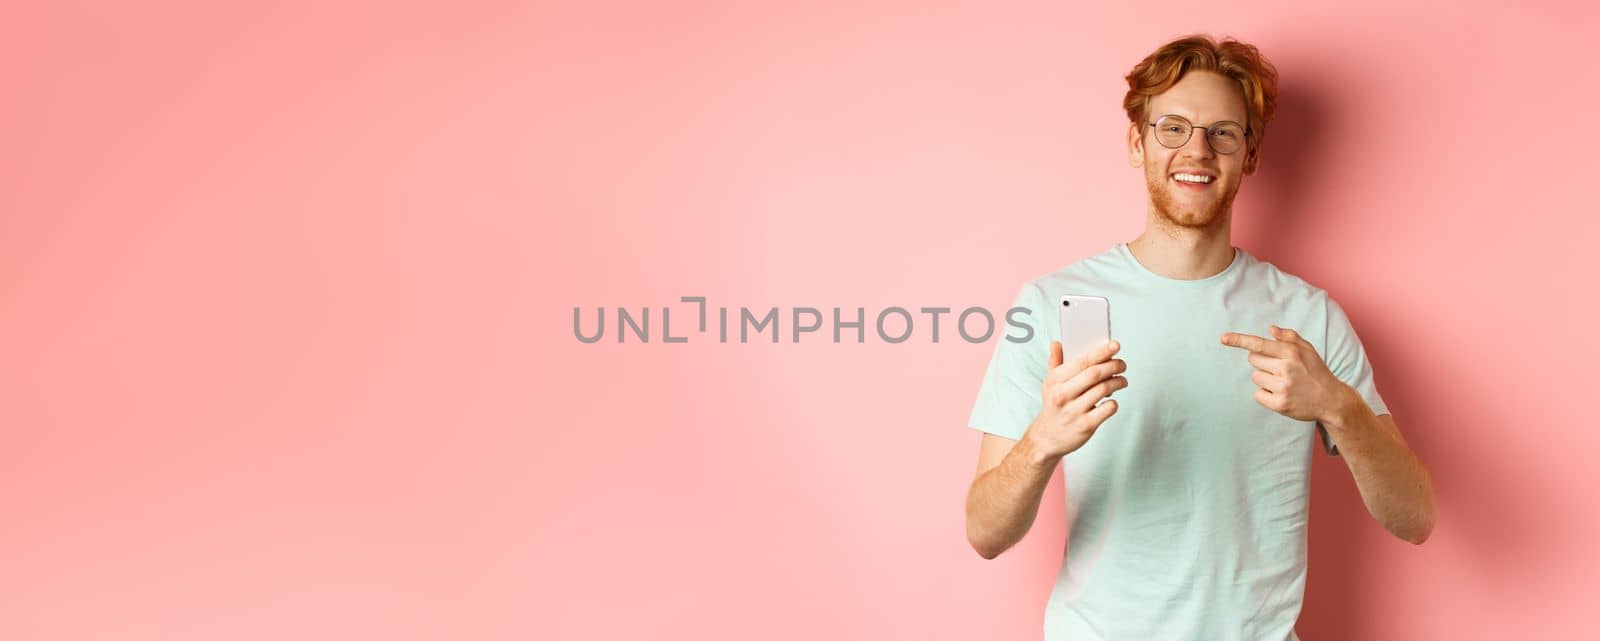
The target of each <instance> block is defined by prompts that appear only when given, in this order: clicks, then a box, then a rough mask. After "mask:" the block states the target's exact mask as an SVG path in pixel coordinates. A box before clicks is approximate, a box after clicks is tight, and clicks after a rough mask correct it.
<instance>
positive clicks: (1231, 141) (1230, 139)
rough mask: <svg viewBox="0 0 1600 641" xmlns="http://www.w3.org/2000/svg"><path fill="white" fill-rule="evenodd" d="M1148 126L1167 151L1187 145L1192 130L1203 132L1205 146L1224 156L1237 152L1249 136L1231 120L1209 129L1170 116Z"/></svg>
mask: <svg viewBox="0 0 1600 641" xmlns="http://www.w3.org/2000/svg"><path fill="white" fill-rule="evenodd" d="M1150 126H1151V127H1155V128H1156V142H1159V143H1161V146H1162V147H1166V148H1168V149H1177V148H1179V147H1182V146H1184V145H1187V144H1189V137H1190V136H1192V135H1194V130H1196V129H1199V130H1201V131H1204V132H1206V144H1208V145H1210V146H1211V150H1212V151H1215V152H1217V153H1219V154H1222V155H1224V156H1226V155H1228V154H1231V153H1233V152H1235V151H1239V147H1240V146H1241V145H1243V144H1244V141H1245V138H1246V137H1248V136H1249V135H1250V130H1249V129H1246V128H1245V127H1244V126H1242V125H1240V124H1239V123H1237V122H1233V121H1231V120H1224V121H1222V122H1214V123H1211V126H1210V127H1201V126H1199V125H1196V124H1194V123H1191V122H1189V120H1188V119H1186V118H1184V117H1183V116H1174V115H1171V114H1168V115H1165V116H1162V117H1160V118H1157V119H1156V121H1155V122H1153V123H1150Z"/></svg>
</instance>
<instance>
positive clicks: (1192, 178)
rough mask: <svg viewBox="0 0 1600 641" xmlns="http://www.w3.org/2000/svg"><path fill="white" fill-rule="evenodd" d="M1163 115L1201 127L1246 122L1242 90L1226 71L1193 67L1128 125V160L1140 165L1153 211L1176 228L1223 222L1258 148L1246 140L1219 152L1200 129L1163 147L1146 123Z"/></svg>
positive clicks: (1228, 213) (1201, 226) (1251, 170)
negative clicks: (1232, 149) (1176, 145)
mask: <svg viewBox="0 0 1600 641" xmlns="http://www.w3.org/2000/svg"><path fill="white" fill-rule="evenodd" d="M1167 114H1176V115H1179V116H1183V117H1184V118H1186V119H1188V120H1189V122H1191V123H1194V124H1197V125H1202V126H1210V125H1211V124H1212V123H1216V122H1221V121H1224V120H1231V121H1233V122H1236V123H1239V124H1241V125H1243V124H1245V123H1248V122H1249V111H1247V110H1246V107H1245V102H1244V92H1243V91H1242V90H1241V89H1240V87H1239V83H1238V82H1237V81H1235V80H1232V79H1230V78H1228V77H1227V76H1224V75H1221V74H1218V73H1213V72H1210V71H1193V72H1190V73H1188V74H1186V75H1184V77H1183V79H1182V80H1179V81H1178V83H1177V84H1175V85H1173V86H1172V88H1171V89H1168V90H1167V91H1166V92H1165V93H1162V94H1159V95H1157V96H1154V97H1152V98H1151V99H1150V107H1149V110H1148V113H1147V114H1146V118H1145V119H1144V121H1143V122H1142V123H1135V124H1134V125H1133V126H1131V127H1129V129H1128V162H1129V163H1130V164H1132V165H1133V166H1135V167H1143V168H1144V177H1145V185H1146V187H1147V188H1148V189H1149V190H1150V207H1151V210H1152V212H1153V213H1155V214H1156V215H1157V216H1160V217H1161V219H1162V220H1163V221H1165V222H1166V223H1167V224H1169V225H1173V226H1177V227H1190V228H1208V227H1220V226H1223V225H1225V224H1227V221H1228V217H1229V216H1230V215H1231V212H1232V209H1233V197H1234V195H1235V194H1237V193H1238V191H1239V185H1240V184H1241V183H1242V182H1243V181H1244V177H1245V176H1246V175H1248V174H1250V173H1253V172H1254V171H1255V161H1256V156H1257V153H1258V152H1259V148H1258V147H1256V146H1255V145H1254V143H1253V142H1251V143H1247V144H1246V145H1244V146H1243V147H1241V148H1240V149H1239V150H1238V151H1235V152H1233V153H1232V154H1228V155H1224V154H1219V153H1217V152H1216V151H1215V150H1213V149H1212V148H1211V145H1210V144H1209V143H1208V142H1207V140H1206V135H1205V132H1202V131H1200V130H1199V129H1196V130H1195V131H1194V132H1193V135H1191V136H1189V141H1188V142H1186V143H1184V145H1183V146H1182V147H1179V148H1177V149H1168V148H1166V147H1164V146H1162V145H1161V143H1159V142H1156V136H1155V129H1154V128H1152V127H1150V126H1149V125H1148V124H1147V123H1152V122H1155V120H1156V119H1157V118H1160V117H1161V116H1164V115H1167Z"/></svg>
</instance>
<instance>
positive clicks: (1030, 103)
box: [0, 1, 1600, 641]
mask: <svg viewBox="0 0 1600 641" xmlns="http://www.w3.org/2000/svg"><path fill="white" fill-rule="evenodd" d="M143 4H145V5H146V6H141V7H137V8H135V7H116V6H110V5H107V4H106V3H78V2H49V3H30V4H26V5H18V6H16V7H13V8H12V11H9V12H8V14H9V15H8V17H7V19H6V20H5V21H4V26H0V36H3V37H0V73H3V78H0V86H3V87H4V90H3V91H4V93H3V95H0V145H3V147H0V148H3V152H0V213H3V217H0V243H3V251H0V277H3V284H0V287H3V289H0V295H3V296H0V329H3V331H0V363H3V367H0V429H3V430H4V434H3V436H4V441H3V443H0V501H3V505H0V509H3V510H4V514H5V525H4V526H3V527H0V567H3V568H4V570H3V571H0V637H3V638H7V639H64V640H65V639H219V638H226V639H348V638H368V639H751V638H759V639H796V640H798V639H830V638H837V639H874V638H903V639H910V638H915V639H952V640H954V639H980V638H981V639H1029V638H1038V637H1039V629H1040V626H1041V616H1042V610H1041V609H1042V607H1043V601H1044V598H1045V596H1046V594H1047V593H1048V591H1049V587H1050V582H1051V581H1052V579H1053V578H1054V575H1055V571H1056V565H1057V563H1058V562H1059V559H1060V555H1061V541H1062V537H1063V527H1064V526H1063V524H1062V523H1061V519H1062V508H1061V488H1060V485H1059V482H1057V484H1053V485H1052V486H1051V488H1050V489H1049V491H1048V492H1047V494H1046V496H1045V499H1044V507H1043V509H1042V511H1041V514H1040V516H1039V522H1038V524H1037V525H1036V526H1035V527H1034V529H1033V531H1032V532H1031V533H1030V534H1029V535H1028V537H1027V539H1025V540H1024V541H1023V542H1022V543H1021V544H1020V545H1019V546H1018V547H1016V548H1014V549H1013V550H1011V551H1009V552H1007V553H1006V554H1005V555H1003V556H1002V557H1000V558H999V559H997V560H995V561H983V560H982V559H980V558H979V557H978V555H977V554H976V553H974V552H973V551H972V550H971V549H970V548H969V547H968V545H967V542H966V540H965V533H964V529H963V513H962V505H963V499H964V497H965V492H966V489H967V486H968V484H969V482H970V481H971V477H972V472H973V468H974V465H975V463H976V455H977V445H978V440H979V435H978V433H977V432H975V431H972V430H969V429H967V427H966V425H965V422H966V419H967V412H968V411H969V409H970V407H971V403H972V400H973V398H974V396H975V394H976V393H977V388H978V383H979V380H980V378H981V375H982V368H983V366H984V364H985V363H986V362H987V359H988V357H989V354H990V351H991V350H992V343H991V344H986V345H972V344H968V343H965V342H963V341H959V340H953V335H952V334H951V333H950V332H949V326H945V328H944V332H945V333H944V334H943V335H942V336H941V342H940V343H939V344H931V343H929V338H930V336H929V334H928V333H927V332H926V331H922V330H919V331H918V332H917V333H916V334H915V337H914V338H913V340H912V341H910V342H907V343H905V344H900V345H892V344H887V343H884V342H882V341H880V340H877V339H876V338H871V340H869V341H868V343H867V344H865V345H857V344H854V343H847V344H840V345H835V344H832V343H831V341H830V340H829V339H830V338H831V337H830V336H828V335H827V334H818V335H812V336H808V337H807V338H810V339H812V340H809V341H803V342H802V343H800V344H792V343H788V342H787V338H786V339H785V340H786V342H784V343H782V344H778V345H773V344H770V343H765V342H763V343H753V344H749V345H739V344H719V343H717V342H715V341H714V340H710V339H709V337H707V336H700V337H698V339H695V338H692V339H691V341H690V342H689V343H688V344H683V345H663V344H661V343H659V342H654V341H653V342H651V343H649V344H637V343H632V342H630V343H627V344H622V345H619V344H617V343H615V342H613V341H612V340H609V339H608V340H607V341H605V342H602V343H600V344H594V345H587V344H582V343H580V342H578V341H577V340H576V339H575V338H574V336H573V334H572V325H571V322H572V310H573V308H574V307H583V308H584V309H586V310H592V309H593V308H594V306H600V305H603V306H607V307H609V308H612V310H611V311H612V312H613V313H614V311H615V310H614V308H615V307H616V306H619V305H621V306H627V307H629V308H630V309H632V310H637V309H639V308H641V307H645V306H649V307H651V308H652V314H653V315H654V314H659V309H660V308H661V307H662V306H672V307H674V309H675V310H676V311H675V314H679V315H682V316H681V318H684V319H687V318H689V316H688V314H689V310H691V309H692V306H687V305H684V304H682V303H678V302H677V300H678V297H679V296H692V295H703V296H707V297H708V298H709V300H710V304H711V305H713V306H719V305H724V306H730V307H734V308H737V307H740V306H746V307H750V308H753V309H764V308H766V307H770V306H779V307H781V308H782V309H783V310H785V313H787V310H789V309H791V308H793V307H799V306H815V307H820V308H822V309H824V310H831V308H832V307H836V306H837V307H844V308H847V309H853V308H854V307H856V306H863V307H866V308H868V310H871V311H876V310H880V309H882V308H884V307H887V306H890V305H902V306H906V307H920V306H950V307H956V308H963V307H967V306H970V305H982V306H986V307H988V308H990V309H997V310H998V309H1003V308H1004V307H1005V306H1006V305H1007V304H1008V303H1009V302H1010V297H1011V296H1012V294H1013V293H1015V291H1016V288H1017V287H1018V286H1019V285H1020V284H1021V283H1022V282H1023V281H1024V280H1026V279H1028V278H1031V277H1034V276H1037V275H1039V274H1042V273H1044V272H1047V271H1049V270H1053V269H1055V268H1057V267H1060V266H1062V265H1064V264H1066V263H1068V262H1070V261H1072V260H1075V259H1077V258H1079V257H1082V256H1084V255H1087V254H1089V253H1093V252H1096V251H1099V250H1101V249H1104V248H1106V247H1109V246H1110V245H1111V244H1112V243H1114V242H1118V241H1122V240H1128V239H1131V238H1133V237H1134V236H1135V235H1137V234H1138V232H1139V231H1140V229H1141V227H1142V224H1143V207H1144V199H1145V194H1144V191H1143V187H1142V182H1141V180H1140V174H1139V172H1138V171H1137V170H1134V169H1130V168H1129V167H1127V165H1126V164H1125V160H1124V155H1123V154H1124V151H1123V148H1122V145H1123V127H1124V126H1125V120H1124V116H1123V114H1122V113H1121V110H1120V99H1121V96H1122V92H1123V90H1124V89H1125V85H1124V83H1123V80H1122V75H1123V74H1124V73H1126V71H1127V70H1128V68H1130V67H1131V66H1132V65H1133V64H1134V63H1135V62H1137V61H1138V60H1139V59H1140V58H1141V57H1142V56H1143V55H1145V54H1146V53H1147V52H1149V51H1150V50H1152V49H1153V48H1154V47H1156V46H1157V45H1159V44H1160V43H1162V42H1163V41H1164V40H1165V39H1167V38H1169V37H1172V36H1176V35H1181V34H1184V33H1187V32H1190V31H1210V32H1213V33H1217V34H1232V35H1237V36H1240V37H1243V38H1245V39H1247V40H1250V41H1252V42H1254V43H1256V44H1258V45H1259V46H1261V47H1262V49H1263V50H1264V51H1265V52H1266V54H1267V55H1268V56H1269V57H1270V58H1271V59H1272V60H1273V61H1274V62H1276V63H1277V65H1278V68H1279V69H1280V70H1281V72H1282V74H1283V78H1284V79H1283V84H1282V109H1281V112H1280V117H1279V120H1278V121H1277V122H1275V123H1274V124H1273V125H1272V127H1271V130H1270V135H1269V137H1268V142H1267V145H1268V146H1267V148H1266V150H1265V156H1264V161H1263V162H1264V169H1263V171H1262V172H1261V173H1259V174H1258V175H1257V176H1256V177H1254V178H1252V179H1249V180H1247V182H1246V183H1245V187H1244V191H1243V192H1242V195H1241V197H1240V200H1239V202H1238V204H1237V209H1236V220H1237V222H1236V228H1235V230H1236V233H1235V243H1236V244H1238V245H1241V246H1243V247H1246V248H1247V249H1249V250H1250V251H1252V252H1255V253H1256V254H1257V255H1259V256H1262V257H1264V258H1266V259H1268V260H1271V261H1273V262H1276V263H1277V264H1278V265H1280V266H1282V267H1283V268H1285V269H1287V270H1289V271H1290V272H1292V273H1296V274H1300V275H1302V276H1304V277H1306V278H1307V279H1308V280H1310V281H1311V282H1312V283H1314V284H1317V285H1319V286H1321V287H1324V288H1326V289H1328V290H1329V291H1330V292H1332V293H1333V295H1334V296H1335V297H1336V298H1337V299H1338V300H1340V301H1341V303H1343V304H1344V306H1345V308H1346V309H1347V310H1348V311H1349V312H1350V315H1351V317H1352V319H1353V320H1354V322H1355V324H1356V327H1357V328H1358V330H1359V331H1360V334H1361V337H1362V338H1363V339H1364V340H1365V342H1366V344H1367V348H1368V350H1369V354H1370V356H1371V358H1372V361H1373V362H1374V364H1375V367H1376V372H1377V381H1378V385H1379V387H1380V389H1381V390H1382V392H1383V394H1384V397H1385V398H1386V399H1387V400H1388V401H1389V403H1390V405H1391V406H1392V408H1393V411H1394V416H1395V418H1396V420H1397V421H1398V422H1399V424H1400V426H1401V428H1402V430H1404V432H1405V434H1406V436H1407V438H1408V440H1409V441H1410V443H1411V444H1412V446H1413V447H1414V449H1415V450H1416V452H1417V453H1418V454H1419V455H1420V456H1421V457H1422V458H1423V460H1424V461H1426V462H1427V464H1428V465H1429V467H1430V468H1431V469H1432V471H1433V474H1434V478H1435V482H1436V484H1437V492H1438V502H1439V512H1440V515H1439V521H1438V527H1437V529H1436V530H1435V532H1434V534H1433V538H1432V539H1431V540H1429V541H1428V542H1427V543H1426V544H1425V545H1423V546H1421V547H1413V546H1411V545H1409V544H1407V543H1404V542H1402V541H1400V540H1399V539H1396V538H1393V537H1392V536H1390V535H1389V534H1387V533H1386V532H1384V531H1383V530H1382V529H1381V527H1380V526H1379V525H1378V524H1377V523H1376V521H1374V520H1372V519H1371V517H1370V516H1368V515H1367V513H1366V511H1365V509H1364V507H1363V506H1362V504H1361V502H1360V498H1359V496H1358V494H1357V492H1356V489H1355V486H1354V484H1353V482H1352V481H1351V479H1350V476H1349V473H1348V471H1347V470H1346V468H1345V466H1344V464H1343V462H1342V461H1341V460H1339V459H1328V458H1326V457H1323V456H1320V455H1319V456H1318V458H1317V459H1316V470H1315V474H1314V479H1313V486H1314V487H1315V488H1316V489H1315V491H1314V492H1313V499H1312V513H1313V517H1312V527H1313V529H1312V533H1311V566H1310V568H1311V569H1310V575H1309V581H1308V589H1307V594H1306V606H1305V610H1304V613H1303V616H1302V618H1301V622H1300V627H1299V630H1300V632H1301V635H1302V637H1303V638H1304V639H1306V640H1307V641H1317V640H1331V639H1441V638H1452V639H1501V638H1507V637H1509V636H1513V635H1514V636H1515V637H1516V638H1534V639H1543V638H1549V639H1576V638H1594V636H1593V635H1594V634H1595V632H1594V630H1593V629H1592V627H1591V622H1590V619H1591V616H1592V614H1593V609H1592V604H1593V602H1594V600H1595V599H1596V597H1597V596H1600V580H1597V576H1600V568H1597V563H1596V559H1597V557H1600V555H1597V554H1596V553H1595V552H1594V551H1593V547H1592V546H1593V545H1594V543H1595V540H1596V538H1597V536H1600V515H1597V513H1596V512H1595V511H1594V510H1593V509H1592V508H1591V507H1589V505H1591V502H1592V500H1593V498H1594V492H1595V487H1596V482H1597V481H1600V478H1597V475H1596V473H1595V472H1594V469H1595V463H1594V457H1595V456H1596V452H1597V448H1600V438H1597V437H1596V429H1597V426H1596V423H1595V419H1594V416H1595V413H1594V411H1593V407H1594V403H1595V396H1594V385H1595V382H1596V381H1595V376H1594V371H1595V370H1594V367H1595V363H1596V362H1597V360H1600V348H1597V341H1596V340H1595V339H1594V330H1595V327H1596V320H1597V319H1596V313H1595V312H1596V309H1597V306H1596V304H1595V301H1594V299H1593V296H1594V295H1595V294H1596V288H1595V286H1594V282H1595V279H1596V277H1597V276H1600V259H1597V258H1596V256H1597V254H1600V251H1597V250H1596V245H1595V242H1596V238H1597V237H1600V225H1597V223H1596V220H1595V218H1596V216H1595V214H1596V210H1595V207H1594V205H1593V202H1594V197H1593V195H1592V191H1593V189H1594V185H1595V184H1596V182H1597V181H1596V179H1595V176H1594V172H1595V166H1594V164H1593V159H1594V158H1595V157H1596V155H1597V154H1596V149H1600V147H1597V144H1600V139H1595V138H1594V131H1593V128H1592V127H1591V128H1587V129H1584V128H1578V127H1575V126H1574V124H1573V123H1575V122H1576V121H1578V120H1579V119H1582V118H1591V119H1592V117H1593V115H1594V114H1595V110H1596V109H1597V107H1600V92H1597V89H1596V86H1597V84H1600V83H1597V82H1596V75H1595V72H1594V71H1593V67H1592V66H1591V65H1590V64H1589V62H1588V59H1589V54H1590V53H1591V46H1592V45H1593V40H1594V38H1593V36H1594V33H1593V29H1592V27H1593V25H1594V24H1595V19H1596V18H1597V17H1600V16H1597V15H1596V12H1595V11H1594V10H1592V9H1585V10H1582V11H1572V10H1564V9H1558V8H1555V7H1553V6H1548V5H1543V6H1541V5H1539V4H1538V3H1530V2H1516V3H1506V4H1490V3H1482V4H1480V5H1478V6H1475V7H1471V8H1470V9H1469V8H1465V7H1464V8H1461V9H1460V10H1455V9H1452V10H1448V11H1446V10H1442V9H1436V8H1431V7H1430V6H1427V4H1406V3H1396V2H1388V1H1385V2H1370V3H1366V4H1365V5H1364V6H1346V7H1340V8H1335V7H1332V6H1325V7H1299V8H1289V7H1283V6H1279V5H1280V3H1254V4H1252V3H1241V2H1227V3H1210V4H1206V5H1195V4H1192V3H1139V4H1134V3H1112V4H1115V5H1118V6H1114V7H1109V8H1091V7H1078V8H1067V7H1065V6H1053V5H1047V4H1043V3H1039V4H1026V5H1006V6H996V5H995V4H993V3H981V4H980V3H968V4H965V5H961V6H955V5H944V6H939V7H936V8H935V7H927V6H925V5H924V4H923V3H881V4H874V5H872V6H870V7H865V8H863V7H860V6H859V5H860V4H861V3H857V2H840V3H828V4H823V3H816V2H794V3H788V4H787V5H786V6H779V5H777V4H771V3H764V4H763V7H762V8H740V7H738V6H734V5H736V4H739V3H659V4H637V5H606V4H600V3H589V2H582V3H579V2H573V3H568V5H569V6H566V7H556V6H546V5H544V3H537V2H536V3H534V6H533V7H532V8H529V7H528V6H518V5H512V4H504V5H495V4H485V3H456V2H453V3H444V2H439V3H432V5H433V6H429V3H420V2H409V3H376V2H372V3H338V4H330V3H298V4H299V5H300V6H288V5H285V4H283V3H258V4H259V6H257V7H255V8H249V9H244V8H221V7H219V6H218V3H202V2H188V3H170V2H158V3H143ZM222 4H231V3H222ZM1574 4H1576V3H1574ZM1580 134H1582V136H1580ZM1580 203H1582V205H1581V206H1580ZM871 311H869V313H871ZM653 320H656V321H659V317H658V316H657V317H656V318H654V319H653ZM675 320H676V319H675ZM784 322H785V327H787V321H784ZM678 323H679V324H678V325H676V326H675V329H674V333H676V334H681V333H684V332H683V331H680V328H681V329H688V328H690V327H691V326H690V325H689V323H688V322H687V320H684V321H678ZM658 327H659V326H657V327H655V328H653V331H658ZM924 329H925V328H924ZM1240 329H1243V330H1258V331H1262V332H1264V331H1265V330H1266V328H1240ZM818 336H821V337H822V340H816V339H817V338H818ZM1585 606H1589V607H1585Z"/></svg>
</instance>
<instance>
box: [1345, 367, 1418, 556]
mask: <svg viewBox="0 0 1600 641" xmlns="http://www.w3.org/2000/svg"><path fill="white" fill-rule="evenodd" d="M1347 389H1348V392H1347V393H1346V394H1345V396H1344V399H1343V400H1342V402H1341V403H1340V404H1339V406H1338V407H1337V408H1335V409H1334V410H1333V411H1332V412H1330V414H1329V415H1328V416H1327V418H1325V419H1323V420H1322V421H1321V423H1322V425H1323V427H1325V428H1326V429H1327V430H1328V436H1329V438H1331V439H1333V442H1334V443H1335V444H1337V445H1338V447H1339V453H1340V455H1341V456H1342V457H1343V458H1344V460H1345V465H1346V466H1348V467H1349V468H1350V474H1351V476H1353V477H1354V478H1355V482H1356V487H1357V489H1359V490H1360V492H1361V500H1362V502H1364V503H1366V506H1367V512H1368V513H1370V514H1372V517H1373V518H1374V519H1377V521H1378V522H1379V523H1381V524H1382V525H1383V527H1384V529H1386V530H1388V531H1389V532H1390V533H1392V534H1394V535H1395V536H1397V537H1400V538H1401V539H1404V540H1406V541H1409V542H1411V543H1414V544H1421V543H1422V542H1423V541H1425V540H1427V538H1428V535H1429V534H1430V533H1431V532H1432V531H1433V523H1434V517H1435V513H1434V503H1433V479H1432V477H1431V476H1430V475H1429V474H1428V470H1427V468H1425V467H1424V466H1423V465H1422V461H1420V460H1418V459H1417V457H1416V455H1415V454H1413V453H1412V452H1411V449H1410V448H1408V447H1406V444H1405V441H1404V440H1403V439H1402V438H1401V437H1400V435H1399V434H1398V433H1395V432H1391V431H1390V430H1389V429H1388V428H1387V427H1385V426H1384V425H1383V424H1382V423H1381V422H1380V421H1379V419H1378V417H1377V415H1376V414H1374V413H1373V412H1372V408H1370V407H1367V403H1366V401H1364V400H1362V398H1361V396H1360V394H1358V393H1356V391H1355V390H1354V389H1353V388H1347Z"/></svg>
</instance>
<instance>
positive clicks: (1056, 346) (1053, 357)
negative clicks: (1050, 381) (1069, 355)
mask: <svg viewBox="0 0 1600 641" xmlns="http://www.w3.org/2000/svg"><path fill="white" fill-rule="evenodd" d="M1064 362H1066V357H1065V356H1063V354H1062V352H1061V341H1050V369H1055V368H1057V367H1060V366H1061V364H1062V363H1064Z"/></svg>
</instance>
